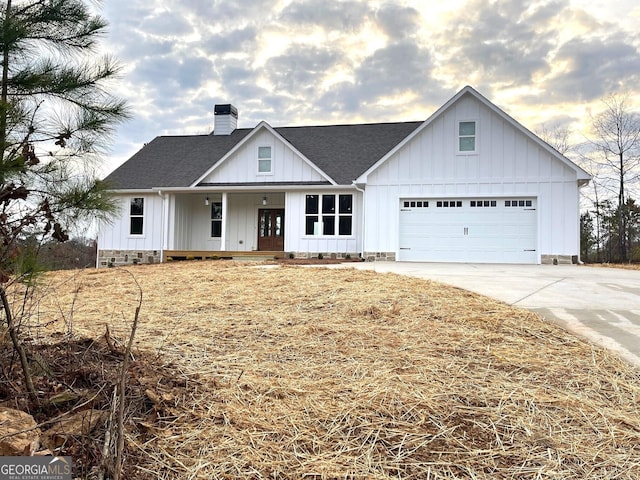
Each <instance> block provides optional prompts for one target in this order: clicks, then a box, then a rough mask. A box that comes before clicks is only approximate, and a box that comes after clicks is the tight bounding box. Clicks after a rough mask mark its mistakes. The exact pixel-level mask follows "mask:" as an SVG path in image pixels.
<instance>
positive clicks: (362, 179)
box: [355, 85, 591, 184]
mask: <svg viewBox="0 0 640 480" xmlns="http://www.w3.org/2000/svg"><path fill="white" fill-rule="evenodd" d="M466 94H470V95H472V96H473V97H474V98H476V99H477V100H478V101H479V102H480V103H482V104H483V105H485V106H486V107H487V108H489V109H490V110H491V111H492V112H494V113H495V114H496V115H498V116H499V117H501V118H502V119H503V120H505V121H506V122H507V123H509V124H511V125H512V126H513V127H515V128H516V129H517V130H518V131H520V132H521V133H522V134H524V135H525V136H526V137H528V138H529V139H530V140H532V141H533V142H535V143H536V144H537V145H538V146H540V147H541V148H543V149H544V150H546V151H547V152H549V153H550V154H551V155H553V156H554V157H555V158H557V159H558V160H560V161H561V162H562V163H564V164H565V165H566V166H568V167H569V168H571V169H572V170H574V171H575V172H576V175H577V180H586V181H589V180H591V175H589V174H588V173H587V172H586V171H585V170H584V169H582V168H581V167H580V166H578V165H576V164H575V163H573V162H572V161H571V160H569V159H568V158H567V157H565V156H564V155H562V154H561V153H560V152H558V151H557V150H556V149H555V148H553V147H552V146H551V145H549V144H548V143H547V142H545V141H543V140H542V139H541V138H540V137H538V136H537V135H535V134H534V133H532V132H531V131H530V130H529V129H527V128H526V127H524V126H523V125H522V124H521V123H520V122H518V121H517V120H516V119H514V118H513V117H511V116H510V115H508V114H507V113H506V112H505V111H503V110H502V109H500V108H498V107H497V106H496V105H494V104H493V103H492V102H490V101H489V100H488V99H487V98H485V97H484V96H483V95H481V94H480V93H479V92H478V91H476V90H475V89H474V88H472V87H470V86H469V85H467V86H466V87H464V88H463V89H462V90H460V91H459V92H458V93H456V94H455V95H454V96H453V97H451V98H450V99H449V101H447V102H446V103H445V104H444V105H442V106H441V107H440V108H439V109H438V110H436V111H435V112H434V113H433V114H432V115H431V116H429V118H427V119H426V120H425V121H424V122H423V123H422V125H420V126H419V127H418V128H416V129H415V130H414V131H413V132H411V133H410V134H409V135H408V136H407V137H406V138H405V139H404V140H402V141H401V142H400V143H398V145H396V146H395V147H394V148H393V149H391V150H390V151H389V152H388V153H387V154H386V155H385V156H384V157H382V158H381V159H380V160H378V161H377V162H376V163H374V164H373V165H372V166H371V167H369V169H368V170H367V171H365V172H364V173H363V174H362V175H360V176H359V177H358V178H357V179H356V180H355V183H357V184H366V183H367V176H368V175H369V174H370V173H371V172H373V171H375V170H376V169H377V168H378V167H380V165H382V164H383V163H385V162H386V161H387V160H388V159H389V158H390V157H392V156H393V155H394V154H395V153H396V152H397V151H398V150H400V149H401V148H402V147H404V146H405V145H406V144H407V143H409V142H410V141H411V140H412V139H413V138H414V137H415V136H417V135H418V134H420V132H422V131H423V130H424V129H425V128H427V127H428V126H429V125H430V124H431V123H433V121H434V120H435V119H436V118H438V117H439V116H440V115H441V114H442V113H443V112H445V111H446V110H448V109H449V108H450V107H451V106H452V105H453V104H454V103H456V102H457V101H458V100H459V99H460V98H462V96H463V95H466Z"/></svg>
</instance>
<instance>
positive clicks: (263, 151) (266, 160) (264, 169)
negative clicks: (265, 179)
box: [258, 146, 273, 175]
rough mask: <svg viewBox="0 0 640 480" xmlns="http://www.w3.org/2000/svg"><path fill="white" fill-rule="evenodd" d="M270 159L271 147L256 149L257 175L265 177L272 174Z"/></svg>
mask: <svg viewBox="0 0 640 480" xmlns="http://www.w3.org/2000/svg"><path fill="white" fill-rule="evenodd" d="M271 160H272V157H271V147H270V146H263V147H258V173H259V174H262V175H267V174H270V173H273V170H272V167H273V164H272V161H271Z"/></svg>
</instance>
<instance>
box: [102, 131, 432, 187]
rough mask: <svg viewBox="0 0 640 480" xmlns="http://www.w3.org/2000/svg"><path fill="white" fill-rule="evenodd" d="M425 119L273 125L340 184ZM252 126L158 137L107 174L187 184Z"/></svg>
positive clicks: (116, 179)
mask: <svg viewBox="0 0 640 480" xmlns="http://www.w3.org/2000/svg"><path fill="white" fill-rule="evenodd" d="M420 124H422V122H403V123H375V124H360V125H330V126H312V127H280V128H275V129H274V130H275V131H276V132H278V133H279V134H280V135H282V137H283V138H284V139H286V140H287V141H288V142H289V143H291V145H293V146H294V147H295V148H296V149H298V151H299V152H300V153H302V154H303V155H304V156H305V157H306V158H307V159H309V160H310V161H311V162H313V163H314V164H315V165H316V166H317V167H318V168H319V169H320V170H322V171H323V172H325V173H326V174H327V175H328V176H329V177H331V178H332V179H333V180H335V181H336V182H337V183H338V184H340V185H350V184H351V182H352V181H353V180H355V179H356V178H357V177H358V176H360V174H362V173H363V172H364V171H366V170H367V169H368V168H369V167H371V166H372V165H373V164H374V163H375V162H377V161H378V160H380V159H381V158H382V157H383V156H384V155H385V154H386V153H388V152H389V151H390V150H391V149H392V148H393V147H395V146H396V145H397V144H398V143H400V142H401V141H402V140H403V139H404V138H406V137H407V136H408V135H409V134H410V133H411V132H413V131H414V130H415V129H416V128H417V127H418V126H419V125H420ZM252 130H253V129H250V128H240V129H237V130H235V131H234V132H233V133H231V135H189V136H166V137H156V138H155V139H154V140H153V141H151V142H150V143H149V144H147V145H145V146H144V147H143V148H142V149H141V150H140V151H139V152H137V153H136V154H135V155H134V156H133V157H131V158H130V159H129V160H127V161H126V162H125V163H124V164H122V165H121V166H120V167H119V168H117V169H116V170H115V171H114V172H113V173H111V174H110V175H109V176H108V177H107V178H106V179H105V180H106V181H107V182H109V183H110V184H111V186H112V188H115V189H148V188H152V187H188V186H190V185H192V184H193V182H195V181H196V180H197V179H198V178H199V177H200V176H202V175H203V174H204V173H205V172H206V171H207V170H208V169H209V168H211V167H212V166H213V165H214V164H215V163H216V162H217V161H218V160H220V159H221V158H222V157H223V156H224V155H225V154H226V153H227V152H229V150H231V149H232V148H233V147H234V146H236V145H237V144H238V143H239V142H241V141H242V139H244V138H245V137H246V136H247V135H248V134H249V133H250V132H251V131H252Z"/></svg>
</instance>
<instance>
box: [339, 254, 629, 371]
mask: <svg viewBox="0 0 640 480" xmlns="http://www.w3.org/2000/svg"><path fill="white" fill-rule="evenodd" d="M343 266H353V267H355V268H358V269H367V270H375V271H377V272H392V273H398V274H402V275H409V276H414V277H419V278H425V279H429V280H435V281H439V282H443V283H446V284H449V285H453V286H456V287H459V288H462V289H465V290H469V291H472V292H476V293H479V294H481V295H485V296H487V297H491V298H494V299H496V300H501V301H503V302H505V303H508V304H509V305H513V306H516V307H522V308H526V309H529V310H532V311H534V312H537V313H539V314H540V315H542V316H543V317H544V318H546V319H548V320H550V321H553V322H555V323H558V324H559V325H561V326H563V327H564V328H566V329H567V330H569V331H571V332H574V333H576V334H578V335H582V336H584V337H586V338H588V339H589V340H591V341H593V342H594V343H596V344H598V345H601V346H603V347H606V348H609V349H611V350H613V351H616V352H618V353H619V354H620V355H621V356H622V357H623V358H624V359H626V360H627V361H629V362H630V363H633V364H635V365H637V366H639V367H640V271H638V270H623V269H616V268H600V267H587V266H578V265H485V264H456V263H408V262H369V263H356V264H353V263H351V264H343Z"/></svg>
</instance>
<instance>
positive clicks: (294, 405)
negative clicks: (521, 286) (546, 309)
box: [33, 261, 640, 480]
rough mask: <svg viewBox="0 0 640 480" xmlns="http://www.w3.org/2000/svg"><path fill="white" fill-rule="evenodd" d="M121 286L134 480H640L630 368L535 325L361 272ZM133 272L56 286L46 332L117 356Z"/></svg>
mask: <svg viewBox="0 0 640 480" xmlns="http://www.w3.org/2000/svg"><path fill="white" fill-rule="evenodd" d="M128 272H130V273H132V274H133V275H134V276H135V278H136V280H137V282H138V283H139V285H140V287H141V290H142V292H143V303H142V309H141V314H140V326H139V330H138V334H137V337H136V361H135V362H134V363H133V365H132V367H131V378H132V379H135V380H136V382H138V383H139V384H141V385H142V386H143V387H144V388H143V391H144V392H145V399H144V400H145V401H144V402H142V405H143V406H144V407H145V408H142V409H141V408H133V407H132V408H131V409H130V411H129V414H128V417H127V428H128V432H129V436H128V456H127V458H126V459H125V462H126V468H127V472H128V475H127V478H136V477H137V478H167V479H168V478H172V479H187V478H198V479H214V478H221V479H222V478H224V479H227V478H254V479H261V478H264V479H275V478H291V479H300V478H310V479H323V478H327V479H333V478H336V479H337V478H343V479H344V478H347V479H350V478H351V479H356V478H357V479H387V478H388V479H391V478H393V479H398V478H403V479H444V478H448V479H450V478H460V479H511V478H514V479H563V480H566V479H581V480H582V479H605V478H606V479H614V478H615V479H637V478H640V406H639V401H640V375H639V372H638V370H635V369H633V368H632V367H630V366H629V365H627V364H626V363H624V362H623V361H621V360H619V359H618V358H617V357H615V356H614V355H612V354H609V353H608V352H606V351H604V350H602V349H600V348H598V347H594V346H592V345H590V344H588V343H585V342H584V341H583V340H581V339H578V338H576V337H573V336H572V335H570V334H567V333H566V332H564V331H562V330H561V329H559V328H558V327H556V326H554V325H550V324H548V323H545V322H544V321H542V320H541V319H540V318H539V317H538V316H536V315H535V314H532V313H529V312H526V311H523V310H518V309H514V308H511V307H509V306H506V305H504V304H501V303H498V302H495V301H493V300H489V299H487V298H485V297H481V296H478V295H475V294H471V293H468V292H465V291H462V290H459V289H455V288H450V287H447V286H443V285H442V284H438V283H434V282H429V281H424V280H418V279H414V278H408V277H402V276H398V275H393V274H378V273H374V272H370V271H357V270H352V269H328V268H308V267H307V268H305V267H287V266H263V265H236V264H233V263H230V262H224V261H218V262H208V261H207V262H181V263H173V264H162V265H154V266H140V267H136V268H131V269H130V270H129V271H128ZM128 272H127V271H123V270H119V269H105V270H88V271H85V272H81V273H77V272H76V273H75V274H72V273H70V272H58V273H55V274H54V275H51V276H50V277H48V278H49V280H50V281H51V283H52V285H53V286H54V287H55V294H51V295H49V296H47V297H45V298H44V299H43V300H42V301H41V303H40V305H39V309H40V312H39V319H40V321H41V322H45V321H48V320H51V319H53V318H58V319H61V318H62V314H64V321H63V320H59V321H58V322H57V323H56V324H55V326H56V328H58V329H59V330H61V331H65V330H66V329H72V330H73V333H74V334H75V335H87V336H90V337H92V338H96V339H97V338H99V337H101V336H103V335H104V333H105V325H108V326H109V330H110V335H111V339H112V341H114V339H115V340H118V339H119V340H121V341H122V342H124V341H125V340H126V338H127V337H128V331H129V330H128V329H129V326H130V322H131V319H132V318H133V315H134V309H135V306H136V304H137V295H138V289H137V286H136V284H135V282H134V281H133V279H132V276H131V275H130V274H129V273H128ZM51 292H53V290H51ZM49 328H50V327H49ZM33 333H34V335H35V334H36V333H40V334H43V333H44V329H43V330H41V331H39V332H38V331H37V329H34V330H33ZM145 372H147V373H145ZM148 372H150V373H148ZM153 372H164V373H163V375H164V376H163V377H162V378H160V377H158V376H157V374H154V373H153Z"/></svg>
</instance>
